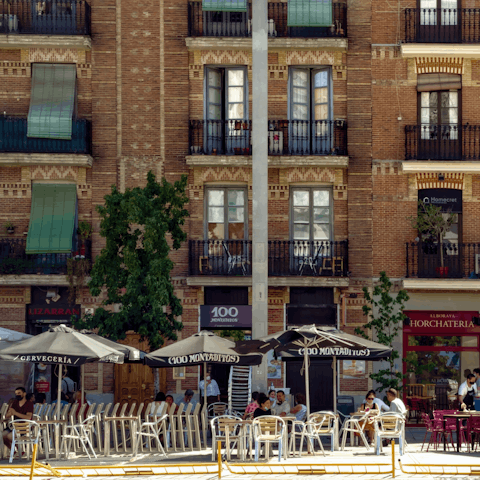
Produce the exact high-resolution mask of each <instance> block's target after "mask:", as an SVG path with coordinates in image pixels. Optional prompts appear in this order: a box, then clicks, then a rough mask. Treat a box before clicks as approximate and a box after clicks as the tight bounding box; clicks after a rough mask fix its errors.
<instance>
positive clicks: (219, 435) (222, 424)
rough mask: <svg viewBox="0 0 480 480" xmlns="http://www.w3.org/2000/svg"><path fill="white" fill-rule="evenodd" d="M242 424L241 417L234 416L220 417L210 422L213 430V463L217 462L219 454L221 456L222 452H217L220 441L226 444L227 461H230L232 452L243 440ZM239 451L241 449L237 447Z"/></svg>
mask: <svg viewBox="0 0 480 480" xmlns="http://www.w3.org/2000/svg"><path fill="white" fill-rule="evenodd" d="M236 422H237V423H236ZM241 422H242V418H241V417H234V416H233V415H220V416H218V417H215V418H212V420H210V427H211V429H212V461H214V460H215V457H216V455H217V453H218V455H221V452H217V442H218V441H220V442H223V443H225V451H226V454H227V460H230V456H231V450H232V449H233V448H235V445H236V444H238V443H239V441H240V440H241V438H240V435H241V433H242V424H241ZM237 451H238V452H240V447H237Z"/></svg>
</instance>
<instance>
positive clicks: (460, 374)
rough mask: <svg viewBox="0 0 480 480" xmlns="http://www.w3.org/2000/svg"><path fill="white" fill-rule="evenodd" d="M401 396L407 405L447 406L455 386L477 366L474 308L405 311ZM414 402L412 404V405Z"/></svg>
mask: <svg viewBox="0 0 480 480" xmlns="http://www.w3.org/2000/svg"><path fill="white" fill-rule="evenodd" d="M404 313H405V315H407V317H408V318H409V321H407V322H406V324H405V326H404V329H403V358H405V359H406V361H405V362H403V373H404V374H405V375H406V378H405V388H404V396H405V398H406V400H407V401H408V403H410V404H412V405H411V406H413V407H415V405H416V404H417V403H418V402H423V403H428V407H429V408H436V409H441V408H450V407H452V406H453V403H454V402H455V400H456V394H457V392H458V387H459V385H460V384H461V383H463V382H464V381H465V379H466V376H467V375H468V374H469V373H473V369H474V368H479V367H480V363H479V336H480V327H478V326H477V325H476V323H478V316H479V313H478V312H474V311H473V312H459V311H420V310H416V311H414V310H411V311H405V312H404ZM414 404H415V405H414Z"/></svg>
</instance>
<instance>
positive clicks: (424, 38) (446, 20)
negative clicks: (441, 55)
mask: <svg viewBox="0 0 480 480" xmlns="http://www.w3.org/2000/svg"><path fill="white" fill-rule="evenodd" d="M418 5H419V8H418V9H417V12H418V13H417V15H418V18H417V25H418V31H417V42H432V43H460V42H461V18H460V12H461V10H460V0H418Z"/></svg>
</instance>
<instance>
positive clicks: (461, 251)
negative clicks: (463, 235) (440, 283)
mask: <svg viewBox="0 0 480 480" xmlns="http://www.w3.org/2000/svg"><path fill="white" fill-rule="evenodd" d="M442 256H443V266H442ZM406 266H407V271H406V277H407V278H409V277H414V278H471V279H475V278H480V244H479V243H448V242H444V243H443V255H442V252H441V251H440V248H439V246H438V244H434V243H426V242H418V243H407V244H406Z"/></svg>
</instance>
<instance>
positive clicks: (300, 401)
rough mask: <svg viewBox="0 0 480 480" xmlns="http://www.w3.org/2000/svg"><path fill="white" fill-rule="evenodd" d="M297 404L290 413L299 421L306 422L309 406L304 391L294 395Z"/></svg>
mask: <svg viewBox="0 0 480 480" xmlns="http://www.w3.org/2000/svg"><path fill="white" fill-rule="evenodd" d="M294 400H295V406H294V407H293V408H292V409H291V410H290V413H291V414H293V415H295V420H296V421H299V422H304V421H305V420H306V416H307V407H306V405H305V403H306V402H307V399H306V398H305V395H304V394H303V393H297V394H295V397H294Z"/></svg>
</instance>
